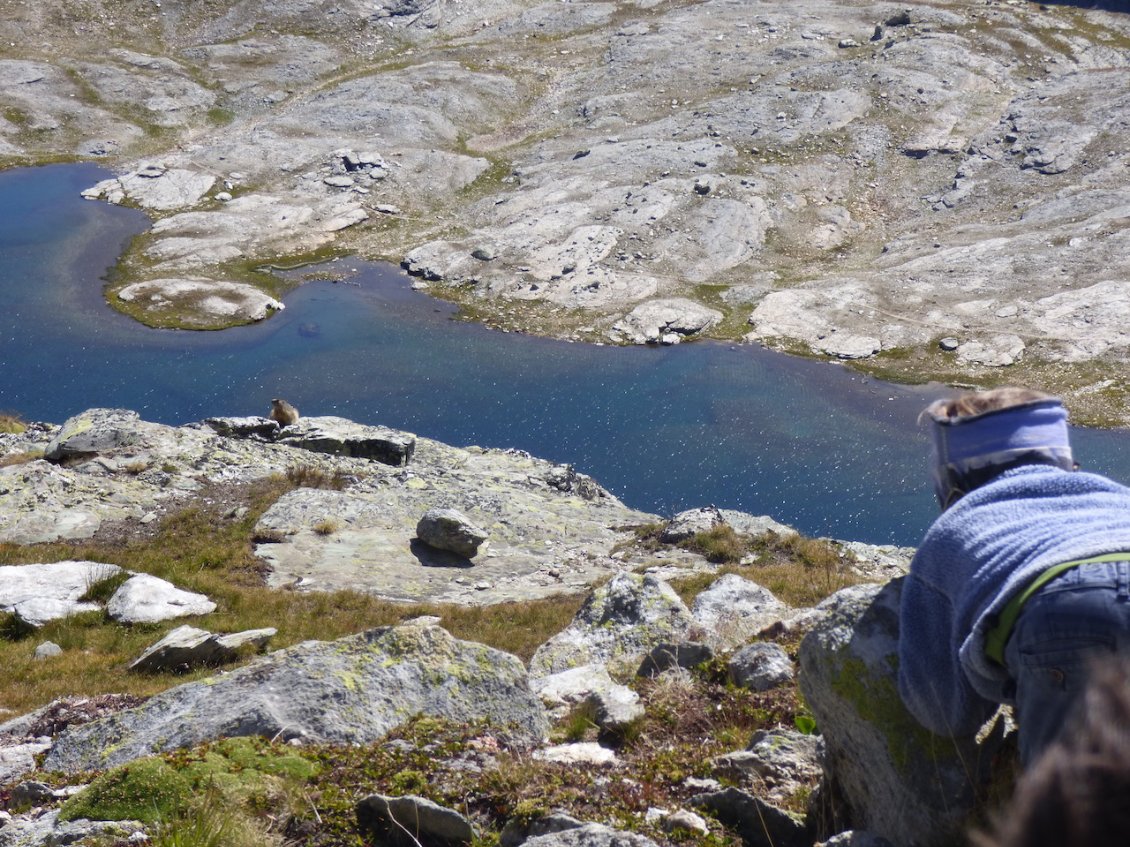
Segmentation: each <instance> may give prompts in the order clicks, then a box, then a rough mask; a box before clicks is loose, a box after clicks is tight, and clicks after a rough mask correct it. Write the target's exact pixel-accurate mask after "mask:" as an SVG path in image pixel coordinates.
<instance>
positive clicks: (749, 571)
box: [619, 523, 860, 606]
mask: <svg viewBox="0 0 1130 847" xmlns="http://www.w3.org/2000/svg"><path fill="white" fill-rule="evenodd" d="M664 527H665V524H662V523H652V524H643V525H640V526H637V527H633V528H632V531H633V534H634V536H635V538H634V539H633V540H632V541H630V542H628V543H627V544H626V545H620V548H619V549H621V550H623V549H626V548H631V549H634V550H636V551H641V552H654V551H656V550H660V549H662V548H663V547H664V546H666V545H665V544H664V542H663V541H662V535H663V529H664ZM675 546H678V547H682V548H683V549H686V550H691V551H693V552H695V553H698V554H699V555H701V556H703V557H704V558H705V559H707V561H710V562H713V563H714V564H717V565H719V566H720V567H719V568H718V570H716V571H713V572H711V573H700V574H695V575H693V576H688V577H684V578H681V579H676V580H672V581H671V584H672V587H674V588H675V590H676V591H678V593H679V595H680V596H681V597H682V598H683V599H684V600H685V601H687V602H688V603H689V602H690V601H692V600H693V599H694V597H695V596H696V595H697V594H698V593H699V592H700V591H702V590H704V589H705V588H707V587H708V586H709V585H710V584H711V583H712V582H714V580H716V579H717V578H718V577H719V576H720V575H721V574H724V573H735V574H738V575H739V576H743V577H745V578H746V579H750V580H752V581H754V582H756V583H757V584H758V585H761V586H763V587H765V588H767V589H769V590H770V591H771V592H773V594H774V595H775V596H776V597H777V598H778V599H780V600H783V601H784V602H786V603H788V604H790V605H793V606H811V605H814V604H815V603H818V602H819V601H820V600H823V599H824V598H825V597H827V596H828V595H829V594H833V593H834V592H836V591H839V590H840V589H841V588H846V587H847V586H849V585H854V584H856V583H857V582H859V581H860V577H858V576H857V575H856V574H855V573H854V571H852V569H851V568H850V567H849V562H848V560H847V559H846V558H845V556H844V555H843V554H842V553H841V551H840V548H839V547H838V546H837V545H836V543H835V542H833V541H829V540H827V539H823V538H808V537H806V536H803V535H800V534H799V533H786V534H779V533H776V532H772V531H770V532H766V533H764V534H763V535H745V534H743V533H740V532H737V531H736V530H734V528H733V527H731V526H728V525H726V524H720V525H718V526H716V527H713V528H711V529H709V530H707V531H705V532H700V533H697V534H695V535H694V536H692V537H690V538H686V539H684V540H682V541H679V542H678V543H677V544H676V545H675Z"/></svg>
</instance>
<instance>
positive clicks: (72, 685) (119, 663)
mask: <svg viewBox="0 0 1130 847" xmlns="http://www.w3.org/2000/svg"><path fill="white" fill-rule="evenodd" d="M318 479H321V478H320V477H319V478H318ZM298 480H299V481H303V482H313V481H314V480H315V477H308V476H305V475H299V476H298ZM327 480H329V481H332V477H328V478H327ZM327 480H322V481H327ZM299 481H294V480H291V479H287V478H286V477H284V476H282V475H279V476H276V477H272V478H270V479H267V480H263V481H260V482H257V483H254V484H251V485H248V486H245V487H243V488H241V489H240V490H238V491H232V490H228V491H224V492H216V493H213V492H202V495H201V496H200V497H199V498H197V499H196V501H195V502H196V503H198V504H200V505H194V506H191V507H189V508H186V509H183V510H181V511H179V512H175V513H172V514H169V515H167V516H165V517H164V518H162V520H161V521H160V523H159V525H158V526H157V527H156V529H155V531H154V532H153V534H152V535H145V536H141V537H133V538H124V539H112V538H104V539H100V540H93V541H85V542H74V543H53V544H40V545H34V546H19V545H14V544H0V565H10V564H25V563H31V562H37V563H38V562H54V561H63V560H67V559H76V560H87V561H99V562H106V563H109V564H115V565H118V566H119V567H121V568H123V569H125V570H128V571H132V572H136V573H150V574H153V575H155V576H159V577H161V578H163V579H168V580H170V581H171V582H173V583H174V584H176V585H177V586H179V587H181V588H185V589H187V590H190V591H198V592H201V593H203V594H206V595H208V596H209V597H210V598H212V599H213V600H214V601H215V602H216V603H217V605H218V608H217V610H216V611H215V612H213V613H212V614H210V615H206V616H203V617H201V618H199V619H195V620H192V621H190V622H191V623H192V624H193V625H195V626H201V627H203V628H206V629H209V630H211V631H213V632H238V631H241V630H245V629H259V628H263V627H276V628H277V629H278V634H277V635H276V636H275V638H274V639H272V642H271V646H272V648H274V649H277V648H281V647H286V646H289V645H291V644H295V643H298V642H300V641H304V640H307V639H318V640H332V639H335V638H341V637H344V636H346V635H351V634H353V633H356V632H361V631H364V630H366V629H371V628H373V627H378V626H389V625H392V624H396V623H399V622H401V621H403V620H407V619H410V618H413V617H417V616H419V615H423V614H432V615H438V616H439V617H440V619H441V621H442V625H443V626H444V627H445V628H446V629H447V630H448V631H449V632H451V633H452V634H453V635H455V636H456V637H457V638H461V639H465V640H468V641H477V642H481V643H484V644H488V645H490V646H492V647H497V648H498V649H501V650H506V651H508V652H510V653H513V654H515V655H517V656H519V657H520V658H522V659H524V660H526V659H529V658H530V656H532V655H533V653H534V651H535V650H536V649H537V648H538V647H539V646H540V645H541V644H542V643H544V642H545V641H546V640H547V639H548V638H549V637H550V636H551V635H553V634H555V633H556V632H558V631H560V630H561V629H563V628H564V627H565V626H566V625H567V624H568V623H569V621H570V620H572V618H573V615H574V614H575V613H576V611H577V609H579V608H580V605H581V602H582V599H583V598H582V597H580V596H570V597H555V598H549V599H546V600H538V601H530V602H525V603H505V604H500V605H496V606H487V607H466V606H446V605H418V604H405V603H394V602H390V601H386V600H381V599H380V598H377V597H374V596H372V595H370V594H365V593H363V592H360V591H337V592H330V593H324V592H310V593H305V592H291V591H278V590H273V589H270V588H267V587H266V585H265V583H264V572H263V567H264V566H263V563H262V561H261V560H260V559H259V558H258V557H256V556H255V554H254V550H253V534H254V527H255V524H256V522H257V521H258V519H259V516H260V515H262V513H263V512H264V511H265V510H266V509H267V507H268V506H270V505H271V504H272V503H274V502H275V501H276V500H277V499H278V498H279V496H281V495H282V494H283V493H285V492H287V491H290V490H293V489H294V488H295V487H296V486H297V485H298V484H299ZM240 503H242V504H244V505H246V507H247V511H246V512H243V511H242V510H240V511H238V512H236V511H235V510H233V509H232V506H233V505H238V504H240ZM235 514H238V515H239V516H238V517H235V516H233V515H235ZM112 588H114V586H113V582H112V581H105V582H102V581H99V582H96V583H93V584H92V585H91V586H90V592H91V595H92V596H96V597H97V598H98V599H101V598H102V596H103V595H106V594H107V592H110V593H112V591H111V589H112ZM8 617H9V618H10V617H11V616H8ZM179 623H183V621H176V622H170V623H167V624H150V625H135V626H125V625H122V624H118V623H115V622H113V621H109V620H107V618H106V616H105V615H104V614H102V613H101V612H91V613H86V614H81V615H74V616H72V617H70V618H66V619H63V620H58V621H52V622H50V623H48V624H47V625H45V626H44V627H43V628H42V629H39V630H37V631H36V637H35V638H26V637H23V636H24V633H23V632H17V631H16V629H15V628H14V627H13V626H0V667H3V668H4V669H5V673H3V674H0V708H7V709H11V710H13V711H15V712H27V711H30V710H32V709H34V708H37V707H39V706H43V705H46V704H47V703H49V702H50V701H52V700H54V699H56V698H59V697H63V696H68V695H86V696H92V695H96V694H101V693H106V692H124V693H129V694H136V695H140V696H147V695H151V694H155V693H157V692H159V691H162V690H164V689H166V688H168V687H170V686H172V685H176V684H179V683H182V682H185V681H190V680H193V679H200V678H202V677H204V676H207V675H209V674H211V673H212V671H210V670H198V671H193V672H191V673H189V674H186V675H181V676H177V675H174V674H171V673H159V674H152V675H150V674H135V673H130V672H129V671H128V670H127V666H128V665H129V663H130V662H132V661H133V660H134V659H136V658H137V657H138V656H139V655H140V654H141V653H142V652H143V651H144V650H145V649H146V648H147V647H149V646H150V645H152V644H153V643H154V642H156V641H157V640H158V639H159V638H161V637H162V636H163V635H164V634H165V632H167V631H168V630H169V629H172V628H173V627H174V626H176V625H178V624H179ZM0 624H3V621H0ZM44 640H49V641H54V642H55V643H56V644H58V645H59V646H61V647H62V648H63V654H62V655H60V656H55V657H53V658H51V659H50V660H48V661H40V660H37V659H36V658H35V655H34V651H35V645H36V644H38V643H39V642H41V641H44Z"/></svg>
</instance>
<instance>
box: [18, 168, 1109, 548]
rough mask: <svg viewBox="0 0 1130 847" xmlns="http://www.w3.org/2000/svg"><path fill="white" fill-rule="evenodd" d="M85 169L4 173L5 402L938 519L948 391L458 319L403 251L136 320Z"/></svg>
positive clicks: (856, 530) (631, 485)
mask: <svg viewBox="0 0 1130 847" xmlns="http://www.w3.org/2000/svg"><path fill="white" fill-rule="evenodd" d="M105 176H106V174H105V172H103V171H100V170H99V169H97V168H95V167H94V166H91V165H65V166H64V165H60V166H51V167H47V168H36V169H17V170H12V171H6V172H0V297H2V298H3V302H4V303H5V305H6V307H5V308H4V309H3V310H0V410H3V411H8V412H16V413H19V414H20V415H22V416H23V417H24V418H26V419H30V420H47V421H54V422H59V423H61V422H62V421H63V420H65V419H66V418H67V417H69V416H71V415H73V414H76V413H78V412H81V411H83V410H84V409H87V408H91V407H95V406H117V407H123V408H129V409H134V410H136V411H137V412H139V413H140V414H141V415H142V417H144V418H145V419H147V420H154V421H159V422H163V423H170V424H182V423H188V422H191V421H197V420H201V419H203V418H205V417H210V416H222V415H256V414H258V415H265V414H266V412H267V408H268V405H269V402H270V398H272V397H278V396H282V397H286V398H287V399H288V400H290V401H291V402H292V403H294V404H295V405H296V406H297V407H298V408H300V409H301V410H302V411H303V413H304V414H308V415H342V416H344V417H348V418H352V419H355V420H358V421H361V422H365V423H374V424H381V425H384V426H391V427H395V428H400V429H407V430H411V431H413V432H416V433H417V434H419V435H421V436H425V437H429V438H436V439H439V440H442V441H446V442H448V443H451V444H456V445H461V446H466V445H471V444H476V445H479V446H482V447H500V448H518V449H522V450H527V451H529V452H530V453H532V454H534V455H536V456H541V457H543V458H546V459H551V460H553V461H558V462H569V463H572V464H573V465H574V466H575V467H576V468H577V469H578V470H580V471H581V472H583V473H587V474H590V475H592V476H593V477H595V478H596V479H597V480H598V481H599V482H601V483H602V484H603V485H605V486H606V487H607V488H609V489H610V490H611V491H613V493H615V494H616V495H617V496H618V497H620V498H621V499H622V500H624V501H625V502H626V503H628V504H629V505H631V506H634V507H637V508H640V509H645V510H648V511H652V512H655V513H657V514H660V515H664V516H669V515H671V514H673V513H675V512H677V511H679V510H681V509H684V508H690V507H693V506H703V505H707V504H714V505H717V506H719V507H721V508H733V509H741V510H743V511H747V512H751V513H754V514H768V515H771V516H772V517H774V518H775V519H777V520H779V521H782V522H784V523H787V524H790V525H792V526H795V527H796V528H797V529H799V530H801V531H802V532H805V533H808V534H811V535H827V536H832V537H836V538H843V539H851V540H860V541H868V542H871V543H877V544H885V543H893V544H914V543H916V542H917V540H918V538H919V537H920V535H921V533H922V532H923V531H924V530H925V528H926V527H927V526H928V524H929V522H930V521H931V520H932V519H933V517H934V515H935V514H936V512H935V506H934V502H933V497H932V495H931V494H930V488H929V483H928V481H927V479H926V474H925V465H926V449H927V447H926V440H925V436H924V433H923V432H922V431H921V429H920V428H919V427H918V425H917V424H916V422H915V420H916V417H917V415H918V412H919V411H920V410H921V408H922V407H923V406H924V405H925V404H926V403H927V402H928V401H929V400H930V399H932V398H934V397H936V396H938V394H939V393H940V392H941V391H942V389H941V388H939V387H938V386H924V387H923V386H919V387H904V386H896V385H890V384H886V383H880V382H877V381H874V380H870V379H867V378H865V377H861V376H859V375H857V374H854V373H852V372H851V371H849V370H847V369H846V368H843V367H839V366H836V365H830V364H827V363H821V362H813V361H806V360H802V359H796V358H791V357H787V356H784V355H780V354H775V353H772V352H769V351H765V350H762V349H760V348H757V347H754V346H748V345H734V344H723V343H714V342H696V343H693V344H683V345H679V346H678V347H671V348H652V347H648V348H644V347H631V348H620V347H614V346H611V345H609V346H599V345H586V344H568V343H565V342H558V341H550V340H546V339H539V338H534V337H530V336H525V335H522V334H520V333H501V332H494V331H491V330H487V329H485V328H484V327H482V326H479V325H476V324H472V323H466V322H462V321H456V320H453V319H452V318H453V317H454V310H453V308H452V307H451V306H449V305H448V304H446V303H442V302H440V301H436V300H434V299H431V298H429V297H428V296H427V295H426V294H424V293H421V292H418V291H413V290H412V289H411V287H410V285H409V280H408V278H407V277H406V276H405V275H404V274H403V273H402V272H401V271H400V270H399V269H397V268H395V267H392V266H389V265H383V264H369V263H365V262H361V261H358V260H355V259H347V260H342V261H338V262H333V263H330V264H328V265H327V266H326V267H325V268H324V269H323V270H324V271H325V272H326V275H328V276H331V277H332V278H333V279H334V280H337V281H336V282H334V281H329V280H326V281H318V282H310V283H307V284H305V285H302V286H300V287H299V288H297V289H296V290H294V291H293V292H292V293H290V294H289V295H287V297H286V309H285V310H284V311H282V312H281V313H279V314H277V315H276V316H274V317H272V318H270V319H269V320H267V321H264V322H262V323H260V324H256V325H254V326H249V327H240V328H237V329H232V330H225V331H223V332H184V331H170V330H152V329H147V328H145V327H143V326H140V325H139V324H137V323H135V322H134V321H132V320H131V319H129V318H126V317H124V316H122V315H120V314H118V313H116V312H114V311H113V310H112V309H110V308H109V306H108V305H107V304H106V303H105V301H104V299H103V296H102V286H103V284H104V277H105V275H106V273H107V270H108V269H109V268H110V267H111V266H112V265H113V263H114V261H115V259H116V256H117V255H118V254H119V253H120V251H121V250H122V249H123V247H124V246H125V245H126V244H127V243H128V240H129V238H131V237H132V236H133V235H134V234H136V233H138V232H140V231H142V230H143V229H144V227H145V225H146V219H145V217H144V216H143V215H142V214H141V213H139V212H137V211H134V210H129V209H121V208H116V207H113V206H108V205H106V204H102V203H93V202H87V201H83V200H82V199H81V198H80V197H79V192H80V191H81V190H82V189H83V188H86V187H88V186H90V185H93V184H94V183H95V182H97V181H98V180H100V179H102V178H104V177H105ZM1128 448H1130V439H1128V438H1127V433H1126V432H1123V431H1120V432H1099V431H1093V430H1077V431H1076V452H1077V454H1078V455H1079V456H1080V458H1081V460H1082V461H1083V463H1084V465H1085V466H1086V467H1087V468H1088V469H1093V470H1098V471H1099V472H1103V473H1108V474H1110V475H1112V476H1114V477H1115V478H1118V479H1128V478H1130V449H1128Z"/></svg>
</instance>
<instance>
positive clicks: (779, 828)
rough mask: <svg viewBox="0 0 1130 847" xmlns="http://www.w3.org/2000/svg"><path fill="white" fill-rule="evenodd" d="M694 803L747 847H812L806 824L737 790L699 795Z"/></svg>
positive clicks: (693, 798)
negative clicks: (730, 829) (728, 828)
mask: <svg viewBox="0 0 1130 847" xmlns="http://www.w3.org/2000/svg"><path fill="white" fill-rule="evenodd" d="M691 803H693V804H694V805H695V806H697V807H698V808H700V809H705V810H707V811H708V812H710V814H712V815H713V816H714V817H715V818H717V819H718V820H720V821H721V822H722V823H724V824H726V825H727V826H729V827H731V828H732V829H734V830H735V831H736V832H737V833H738V835H740V836H741V838H742V843H743V844H744V845H745V847H809V845H811V844H812V839H811V838H810V837H809V835H808V831H807V829H806V827H805V824H804V822H803V821H801V820H798V819H796V818H794V817H792V816H791V815H788V814H787V813H785V812H783V811H781V810H780V809H778V808H776V807H775V806H772V805H770V804H769V803H766V802H765V801H764V800H762V799H761V798H760V797H755V796H754V795H752V794H750V793H748V792H746V791H742V790H741V789H738V788H724V789H722V790H721V791H713V792H710V793H708V794H696V795H695V796H694V797H692V798H691Z"/></svg>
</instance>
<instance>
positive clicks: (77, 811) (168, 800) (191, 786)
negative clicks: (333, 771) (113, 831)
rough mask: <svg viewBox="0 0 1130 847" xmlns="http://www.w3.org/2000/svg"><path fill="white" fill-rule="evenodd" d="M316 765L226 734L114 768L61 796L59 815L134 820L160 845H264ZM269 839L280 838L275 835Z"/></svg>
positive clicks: (260, 741) (256, 740)
mask: <svg viewBox="0 0 1130 847" xmlns="http://www.w3.org/2000/svg"><path fill="white" fill-rule="evenodd" d="M318 770H319V765H318V764H317V763H316V762H314V761H312V760H311V759H310V758H307V757H304V756H302V755H301V754H299V753H296V752H294V751H293V750H292V749H290V748H287V747H284V746H275V745H271V744H270V743H268V742H267V741H265V740H263V739H260V738H225V739H221V740H219V741H216V742H214V743H212V744H209V745H206V746H204V747H201V748H197V749H196V750H193V751H186V750H179V751H176V752H174V753H170V754H168V755H165V756H151V757H148V758H144V759H139V760H137V761H135V762H130V763H128V764H125V765H121V766H119V767H116V768H113V769H111V770H109V771H107V772H106V773H104V774H102V775H101V776H99V777H98V778H97V779H95V780H94V781H93V782H92V783H91V784H90V785H89V786H88V787H87V788H86V790H84V791H82V792H81V793H79V794H77V795H75V796H74V797H72V798H70V799H68V800H67V801H66V802H64V803H63V806H62V808H61V809H60V812H59V817H60V819H61V820H76V819H79V818H88V819H91V820H139V821H142V822H144V823H147V824H150V825H151V826H155V827H156V829H157V833H158V839H157V841H156V843H158V844H165V845H185V847H188V845H193V847H201V845H213V844H214V845H217V847H221V845H222V847H238V846H239V845H244V844H246V845H248V847H251V845H264V844H270V843H272V842H271V841H270V840H266V839H267V838H268V837H269V836H270V834H271V830H272V829H275V828H277V827H278V825H279V821H280V820H286V819H288V818H289V816H290V815H289V808H290V806H291V804H292V803H293V802H295V801H296V799H297V798H298V797H300V796H301V792H300V790H299V786H301V785H304V784H305V783H306V782H307V781H308V780H310V779H311V778H312V777H314V776H315V775H316V774H317V772H318ZM275 843H278V842H277V841H276V842H275Z"/></svg>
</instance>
